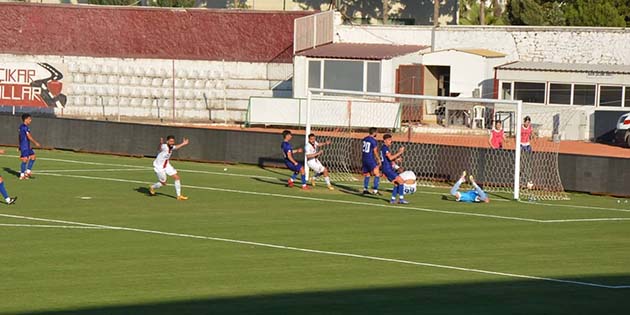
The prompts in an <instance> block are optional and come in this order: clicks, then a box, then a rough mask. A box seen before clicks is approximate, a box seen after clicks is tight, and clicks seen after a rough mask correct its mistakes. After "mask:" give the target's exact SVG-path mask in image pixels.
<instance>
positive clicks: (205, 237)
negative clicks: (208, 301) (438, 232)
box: [0, 213, 630, 289]
mask: <svg viewBox="0 0 630 315" xmlns="http://www.w3.org/2000/svg"><path fill="white" fill-rule="evenodd" d="M0 216H2V217H7V218H16V219H25V220H33V221H44V222H54V223H62V224H71V225H77V226H82V227H94V228H101V229H110V230H118V231H130V232H138V233H146V234H156V235H163V236H173V237H183V238H193V239H202V240H210V241H219V242H226V243H233V244H242V245H251V246H258V247H266V248H274V249H282V250H290V251H297V252H306V253H313V254H322V255H331V256H341V257H349V258H357V259H365V260H373V261H381V262H390V263H398V264H405V265H414V266H423V267H432V268H440V269H448V270H457V271H463V272H472V273H480V274H487V275H495V276H503V277H508V278H520V279H528V280H539V281H547V282H555V283H562V284H572V285H579V286H587V287H595V288H604V289H630V285H605V284H599V283H593V282H584V281H574V280H564V279H555V278H548V277H537V276H527V275H520V274H515V273H506V272H497V271H489V270H482V269H475V268H464V267H457V266H449V265H442V264H433V263H426V262H418V261H412V260H403V259H394V258H385V257H378V256H368V255H360V254H352V253H344V252H335V251H327V250H318V249H308V248H300V247H293V246H285V245H276V244H268V243H260V242H251V241H243V240H236V239H229V238H221V237H212V236H202V235H193V234H183V233H172V232H163V231H155V230H146V229H137V228H130V227H120V226H110V225H102V224H91V223H83V222H73V221H65V220H53V219H45V218H36V217H28V216H21V215H12V214H2V213H0Z"/></svg>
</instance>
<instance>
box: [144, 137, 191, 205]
mask: <svg viewBox="0 0 630 315" xmlns="http://www.w3.org/2000/svg"><path fill="white" fill-rule="evenodd" d="M186 145H188V139H186V138H184V139H183V140H182V143H180V144H177V145H175V137H174V136H168V137H166V143H165V142H164V139H160V152H159V153H158V155H157V157H155V160H154V161H153V169H154V170H155V174H156V175H157V178H158V182H157V183H155V184H153V185H151V187H149V193H150V194H151V196H155V190H156V189H158V188H160V187H162V186H166V179H167V176H171V177H173V179H174V180H175V192H176V193H177V200H187V199H188V197H186V196H184V195H182V184H181V181H180V178H179V175H177V170H176V169H175V168H174V167H173V166H172V165H171V162H170V161H169V159H170V158H171V154H172V153H173V151H174V150H179V149H181V148H182V147H184V146H186Z"/></svg>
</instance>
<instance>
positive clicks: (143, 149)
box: [0, 115, 630, 195]
mask: <svg viewBox="0 0 630 315" xmlns="http://www.w3.org/2000/svg"><path fill="white" fill-rule="evenodd" d="M19 124H20V119H19V117H17V116H8V115H0V145H15V144H16V143H15V142H16V130H17V127H18V126H19ZM31 130H32V132H33V134H34V135H35V137H36V138H37V139H38V140H39V141H40V142H41V143H42V144H43V145H44V146H45V147H47V148H59V149H70V150H81V151H92V152H103V153H120V154H128V155H140V156H155V154H156V149H155V148H156V143H157V142H158V141H159V138H160V137H164V136H166V135H168V134H172V135H174V136H176V137H177V138H178V139H179V138H181V137H184V136H186V137H188V138H190V141H191V145H190V146H189V147H187V148H186V150H182V151H178V152H176V153H175V154H174V158H182V159H193V160H203V161H220V162H229V163H247V164H276V165H278V164H280V163H281V162H282V152H281V150H280V142H281V138H280V135H279V134H276V133H263V132H247V131H238V130H212V129H195V128H177V127H169V126H156V125H139V124H130V123H116V122H104V121H87V120H76V119H60V118H44V117H35V120H34V122H33V124H32V126H31ZM292 143H293V144H294V145H295V146H299V145H300V144H302V143H304V137H303V136H299V135H296V136H295V137H294V139H293V140H292ZM417 146H422V145H417ZM454 150H455V151H457V150H467V148H463V147H449V148H446V149H445V150H443V153H444V158H440V159H438V160H437V161H436V169H438V170H439V171H440V172H443V171H444V169H445V168H446V167H450V168H454V169H456V170H455V172H459V171H461V169H462V168H463V167H467V166H466V165H464V164H462V165H457V163H465V161H460V160H457V161H454V160H453V158H452V157H453V156H467V155H466V154H461V153H458V154H449V152H452V151H454ZM474 150H477V149H474ZM419 152H420V153H422V154H424V153H425V152H423V151H422V150H420V151H419ZM476 152H477V151H476ZM505 152H508V151H505ZM477 153H478V154H483V150H479V151H478V152H477ZM357 162H358V160H357ZM438 164H440V165H438ZM16 165H17V164H16ZM559 170H560V176H561V179H562V183H563V185H564V187H565V189H566V190H571V191H583V192H597V193H607V194H617V195H628V194H629V193H630V159H620V158H605V157H592V156H581V155H567V154H560V156H559ZM440 174H441V173H440ZM453 178H455V177H453Z"/></svg>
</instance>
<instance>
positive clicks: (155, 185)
mask: <svg viewBox="0 0 630 315" xmlns="http://www.w3.org/2000/svg"><path fill="white" fill-rule="evenodd" d="M160 187H162V183H160V182H157V183H155V184H153V185H151V188H153V189H158V188H160Z"/></svg>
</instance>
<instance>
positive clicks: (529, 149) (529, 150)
mask: <svg viewBox="0 0 630 315" xmlns="http://www.w3.org/2000/svg"><path fill="white" fill-rule="evenodd" d="M521 150H522V151H523V152H527V153H532V146H531V145H529V144H528V145H522V144H521Z"/></svg>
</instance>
